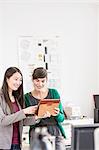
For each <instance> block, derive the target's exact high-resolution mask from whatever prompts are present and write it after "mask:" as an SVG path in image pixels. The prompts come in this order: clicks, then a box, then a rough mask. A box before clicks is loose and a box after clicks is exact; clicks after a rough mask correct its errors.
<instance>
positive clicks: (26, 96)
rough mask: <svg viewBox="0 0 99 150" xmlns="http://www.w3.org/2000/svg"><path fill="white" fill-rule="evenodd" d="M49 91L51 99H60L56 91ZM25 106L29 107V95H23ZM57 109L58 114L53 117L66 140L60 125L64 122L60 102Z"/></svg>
mask: <svg viewBox="0 0 99 150" xmlns="http://www.w3.org/2000/svg"><path fill="white" fill-rule="evenodd" d="M49 91H50V93H51V98H52V99H60V95H59V93H58V92H57V90H56V89H49ZM25 105H26V107H28V106H30V105H31V103H30V96H29V93H26V94H25ZM59 109H60V113H59V114H58V115H57V116H55V120H56V121H57V125H58V127H59V129H60V131H61V133H62V135H63V136H64V138H66V135H65V131H64V129H63V127H62V125H61V122H63V121H64V112H63V107H62V104H61V102H60V103H59ZM33 127H35V125H32V126H30V128H33Z"/></svg>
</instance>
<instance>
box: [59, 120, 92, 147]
mask: <svg viewBox="0 0 99 150" xmlns="http://www.w3.org/2000/svg"><path fill="white" fill-rule="evenodd" d="M85 124H86V125H88V124H94V119H93V118H83V119H71V120H69V119H66V120H64V122H63V123H62V126H63V128H64V130H65V133H66V140H65V143H66V146H68V145H71V125H85Z"/></svg>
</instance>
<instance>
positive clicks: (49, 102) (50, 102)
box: [37, 99, 60, 117]
mask: <svg viewBox="0 0 99 150" xmlns="http://www.w3.org/2000/svg"><path fill="white" fill-rule="evenodd" d="M59 103H60V99H42V100H40V102H39V104H38V110H37V115H38V116H39V117H42V116H44V114H45V113H46V112H47V111H48V112H49V113H50V114H51V115H54V114H55V113H54V111H55V108H57V107H58V106H59Z"/></svg>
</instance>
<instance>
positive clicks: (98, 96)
mask: <svg viewBox="0 0 99 150" xmlns="http://www.w3.org/2000/svg"><path fill="white" fill-rule="evenodd" d="M93 98H94V104H95V108H97V109H99V94H95V95H93Z"/></svg>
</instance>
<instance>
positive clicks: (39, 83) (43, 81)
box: [33, 77, 47, 91]
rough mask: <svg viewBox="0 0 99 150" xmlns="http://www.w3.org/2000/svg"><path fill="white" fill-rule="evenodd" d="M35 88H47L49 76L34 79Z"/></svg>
mask: <svg viewBox="0 0 99 150" xmlns="http://www.w3.org/2000/svg"><path fill="white" fill-rule="evenodd" d="M33 85H34V89H35V90H37V91H42V90H44V89H45V88H46V85H47V78H46V77H45V78H38V79H34V80H33Z"/></svg>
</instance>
